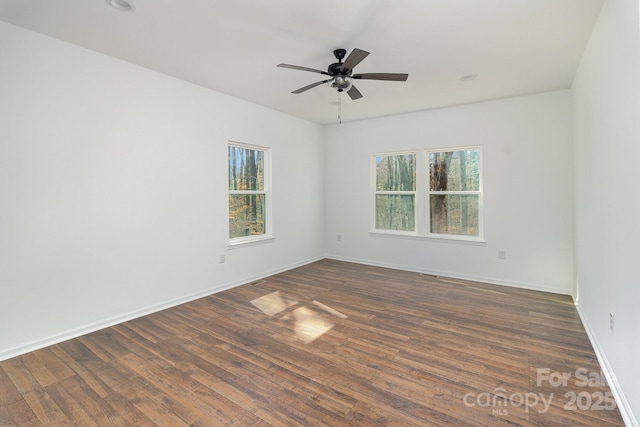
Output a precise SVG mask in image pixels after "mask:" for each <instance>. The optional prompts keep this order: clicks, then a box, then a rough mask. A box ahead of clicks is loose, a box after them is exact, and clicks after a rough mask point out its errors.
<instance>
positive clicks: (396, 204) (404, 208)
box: [376, 194, 416, 231]
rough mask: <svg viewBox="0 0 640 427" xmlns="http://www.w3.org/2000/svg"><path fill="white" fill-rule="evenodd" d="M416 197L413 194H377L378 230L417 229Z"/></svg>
mask: <svg viewBox="0 0 640 427" xmlns="http://www.w3.org/2000/svg"><path fill="white" fill-rule="evenodd" d="M415 223H416V220H415V198H414V196H413V195H393V194H377V195H376V228H377V229H378V230H403V231H414V230H415Z"/></svg>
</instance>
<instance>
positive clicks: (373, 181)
mask: <svg viewBox="0 0 640 427" xmlns="http://www.w3.org/2000/svg"><path fill="white" fill-rule="evenodd" d="M418 151H419V150H417V149H416V150H405V151H390V152H380V153H372V154H371V163H370V172H369V188H370V189H371V202H370V203H371V214H370V217H369V227H370V228H371V230H375V231H376V232H385V231H392V232H398V233H406V234H409V235H413V234H415V233H417V232H418V223H419V222H418V214H419V212H418V182H419V181H420V180H419V176H418V158H419V157H420V156H418ZM409 155H413V156H414V171H413V172H414V174H415V176H414V179H415V182H414V185H415V186H416V189H415V190H413V191H410V190H409V191H408V190H402V191H389V190H385V191H378V190H377V187H376V185H377V180H378V174H377V167H376V166H377V163H376V158H377V157H389V156H409ZM378 194H383V195H392V196H413V230H412V231H404V230H386V229H378V228H376V219H377V218H376V196H377V195H378Z"/></svg>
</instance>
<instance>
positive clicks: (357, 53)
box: [340, 48, 369, 72]
mask: <svg viewBox="0 0 640 427" xmlns="http://www.w3.org/2000/svg"><path fill="white" fill-rule="evenodd" d="M367 56H369V52H367V51H366V50H361V49H358V48H355V49H353V50H352V51H351V53H350V54H349V56H347V59H345V60H344V64H342V67H340V70H341V71H343V72H344V71H347V70H353V68H354V67H355V66H356V65H358V64H359V63H360V62H362V60H363V59H364V58H366V57H367Z"/></svg>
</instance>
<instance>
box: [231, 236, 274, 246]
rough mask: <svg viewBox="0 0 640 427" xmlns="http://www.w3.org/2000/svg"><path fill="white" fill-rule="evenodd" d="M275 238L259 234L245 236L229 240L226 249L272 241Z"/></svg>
mask: <svg viewBox="0 0 640 427" xmlns="http://www.w3.org/2000/svg"><path fill="white" fill-rule="evenodd" d="M275 240H276V238H275V237H273V236H266V237H265V236H261V237H255V238H247V239H243V240H238V241H235V242H229V244H228V245H227V249H239V248H244V247H247V246H255V245H262V244H264V243H273V242H274V241H275Z"/></svg>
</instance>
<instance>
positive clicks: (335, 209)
mask: <svg viewBox="0 0 640 427" xmlns="http://www.w3.org/2000/svg"><path fill="white" fill-rule="evenodd" d="M465 145H482V147H483V164H484V166H483V172H484V206H485V210H484V228H485V237H486V244H485V245H479V246H478V245H465V244H459V243H445V242H442V241H424V240H421V241H416V240H407V239H402V238H383V237H374V236H371V235H369V233H368V232H369V224H370V213H371V212H370V206H371V203H370V202H371V196H370V183H369V176H370V174H369V171H370V155H371V153H376V152H385V151H394V150H408V149H418V150H423V149H427V148H446V147H458V146H465ZM572 165H573V161H572V148H571V95H570V93H569V91H558V92H551V93H544V94H539V95H533V96H525V97H518V98H511V99H506V100H500V101H492V102H485V103H479V104H473V105H465V106H458V107H451V108H445V109H440V110H433V111H424V112H419V113H413V114H405V115H400V116H392V117H386V118H380V119H374V120H366V121H360V122H353V123H346V124H342V125H331V126H328V127H326V129H325V203H326V206H325V218H326V223H325V242H326V243H325V244H326V248H327V253H328V254H329V256H331V257H335V258H339V259H346V260H355V261H360V262H364V263H372V264H378V265H385V266H393V267H398V268H403V269H409V270H415V271H424V272H431V273H436V274H441V275H447V276H454V277H463V278H470V279H475V280H480V281H488V282H492V283H501V284H510V285H514V286H521V287H528V288H533V289H543V290H549V291H553V292H557V293H563V294H570V293H571V290H572V288H573V283H574V271H573V199H572V179H573V166H572ZM338 234H340V235H341V237H342V241H341V242H338V241H337V235H338ZM498 250H505V251H506V254H507V256H506V259H505V260H499V259H498V256H497V254H498Z"/></svg>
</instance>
